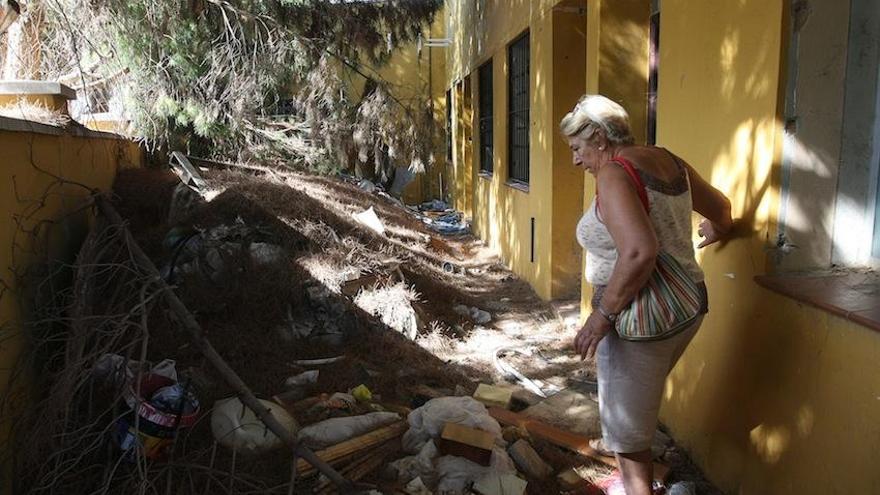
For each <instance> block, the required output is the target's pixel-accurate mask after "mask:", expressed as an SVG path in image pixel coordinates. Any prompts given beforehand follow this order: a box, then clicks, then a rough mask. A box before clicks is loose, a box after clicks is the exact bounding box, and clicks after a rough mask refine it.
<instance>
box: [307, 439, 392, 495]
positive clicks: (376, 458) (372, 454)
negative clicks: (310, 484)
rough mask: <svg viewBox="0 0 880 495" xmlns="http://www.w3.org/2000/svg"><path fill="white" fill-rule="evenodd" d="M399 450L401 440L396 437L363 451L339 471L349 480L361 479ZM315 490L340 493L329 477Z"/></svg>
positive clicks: (325, 494) (327, 493) (323, 492)
mask: <svg viewBox="0 0 880 495" xmlns="http://www.w3.org/2000/svg"><path fill="white" fill-rule="evenodd" d="M399 450H400V442H399V441H398V440H397V439H396V438H395V439H392V440H391V441H389V442H386V443H385V444H383V445H381V446H379V447H378V448H374V449H370V451H369V452H361V453H360V454H361V455H362V456H361V457H360V458H358V459H355V460H353V461H352V462H351V463H350V464H348V465H347V466H345V467H344V468H342V469H340V470H339V472H340V474H342V475H343V476H345V478H346V479H348V480H351V481H359V480H360V479H361V478H363V477H364V476H366V475H368V474H370V473H371V472H373V471H375V470H376V469H378V468H379V467H380V466H382V464H384V463H385V459H387V458H388V456H390V455H391V454H393V453H395V452H397V451H399ZM314 491H315V492H317V493H319V494H324V495H329V494H331V493H338V491H337V490H336V487H335V486H333V483H332V482H331V481H330V480H329V479H322V480H321V482H320V483H318V485H317V486H316V487H315V490H314Z"/></svg>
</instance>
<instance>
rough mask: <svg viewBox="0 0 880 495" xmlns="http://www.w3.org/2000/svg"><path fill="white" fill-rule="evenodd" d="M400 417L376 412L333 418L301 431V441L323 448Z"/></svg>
mask: <svg viewBox="0 0 880 495" xmlns="http://www.w3.org/2000/svg"><path fill="white" fill-rule="evenodd" d="M399 419H400V416H399V415H398V414H397V413H393V412H375V413H370V414H364V415H362V416H349V417H345V418H331V419H327V420H324V421H321V422H320V423H315V424H313V425H309V426H307V427H305V428H303V429H302V430H300V432H299V441H300V442H302V443H303V445H305V446H307V447H310V448H313V449H323V448H326V447H329V446H331V445H336V444H337V443H341V442H344V441H346V440H349V439H351V438H354V437H356V436H358V435H363V434H364V433H369V432H371V431H373V430H375V429H377V428H380V427H382V426H385V425H388V424H391V423H393V422H395V421H397V420H399Z"/></svg>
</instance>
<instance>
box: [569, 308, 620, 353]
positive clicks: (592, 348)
mask: <svg viewBox="0 0 880 495" xmlns="http://www.w3.org/2000/svg"><path fill="white" fill-rule="evenodd" d="M611 327H612V325H611V322H610V321H608V320H607V319H605V317H604V316H602V315H601V314H600V313H599V312H598V311H593V312H592V313H590V316H589V317H588V318H587V321H585V322H584V326H583V327H581V329H580V330H579V331H578V333H577V337H575V338H574V349H575V351H577V353H578V354H580V355H581V360H584V359H586V358H591V357H593V355H594V354H595V353H596V348H597V347H598V346H599V342H601V341H602V339H603V338H605V336H606V335H608V332H609V331H611Z"/></svg>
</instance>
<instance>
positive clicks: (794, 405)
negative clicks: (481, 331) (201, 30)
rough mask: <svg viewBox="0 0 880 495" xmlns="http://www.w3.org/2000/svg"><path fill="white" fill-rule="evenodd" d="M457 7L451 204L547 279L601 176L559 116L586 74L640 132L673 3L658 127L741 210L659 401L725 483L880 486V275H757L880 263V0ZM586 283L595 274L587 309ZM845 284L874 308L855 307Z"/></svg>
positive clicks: (572, 253)
mask: <svg viewBox="0 0 880 495" xmlns="http://www.w3.org/2000/svg"><path fill="white" fill-rule="evenodd" d="M446 8H447V16H448V26H447V29H448V30H449V33H450V37H451V38H452V40H453V44H452V46H451V48H450V52H449V55H448V58H447V88H446V89H448V90H449V91H450V94H451V95H452V102H453V107H452V108H453V119H452V120H453V125H452V134H451V140H452V142H453V157H452V163H451V175H452V177H453V180H454V186H453V188H452V196H453V199H454V204H455V206H456V208H458V209H460V210H462V211H464V212H465V213H466V214H467V215H469V216H470V217H471V218H473V225H474V231H475V234H476V235H478V236H479V237H481V238H482V239H484V240H485V241H486V242H487V243H488V244H489V245H490V246H492V247H494V248H496V249H497V251H498V252H499V253H500V255H501V257H502V258H503V259H504V260H505V261H506V263H507V264H508V265H509V266H510V267H511V268H512V269H513V271H515V272H516V273H517V274H518V275H520V276H521V277H522V278H524V279H526V280H528V281H529V282H530V283H531V285H532V286H533V287H534V289H535V291H536V292H537V293H538V295H539V296H541V297H542V298H544V299H556V298H559V297H565V296H566V295H568V294H571V293H572V287H573V286H574V287H576V286H577V285H578V284H582V283H583V282H582V281H581V278H582V277H581V275H580V274H581V273H582V268H583V267H582V253H581V251H580V249H579V247H578V246H577V245H575V244H574V225H575V224H576V222H577V220H578V218H579V216H580V215H581V212H582V211H583V208H584V207H585V206H586V205H588V204H589V202H590V201H591V200H592V197H593V189H594V187H595V185H594V182H593V180H592V178H591V177H583V176H582V175H581V173H575V171H574V170H573V169H572V168H571V165H570V164H571V157H570V153H569V151H568V149H567V146H566V143H565V142H564V140H563V139H561V137H560V136H559V132H558V130H557V129H558V127H557V126H558V122H559V120H560V119H561V117H562V116H563V115H564V113H565V112H566V111H568V110H569V109H570V108H571V107H572V106H573V105H574V103H575V101H576V100H577V98H578V97H579V96H580V95H581V94H583V93H585V92H589V93H601V94H605V95H607V96H609V97H611V98H613V99H615V100H616V101H618V102H620V103H621V104H622V105H623V106H624V107H625V108H626V109H627V110H628V111H629V113H630V115H631V120H632V125H633V131H634V135H635V136H636V140H637V142H639V143H644V142H645V140H646V139H647V135H648V134H647V129H648V124H649V122H648V121H649V120H650V115H649V112H648V93H649V89H648V79H649V64H648V61H649V54H650V46H651V42H650V29H651V27H650V26H651V19H652V14H653V19H654V20H656V19H657V18H658V17H659V45H658V50H657V51H656V58H655V60H656V64H657V72H656V74H657V80H658V87H657V92H656V102H657V103H656V120H654V121H653V123H654V124H655V126H656V127H655V128H656V142H657V144H658V145H660V146H664V147H667V148H669V149H670V150H672V151H673V152H675V153H677V154H678V155H680V156H681V157H683V158H684V159H686V160H687V161H688V162H689V163H690V164H691V165H692V166H693V167H694V168H695V169H696V170H697V171H698V172H699V173H700V174H701V175H702V176H703V177H705V178H706V179H707V180H709V181H710V182H711V183H712V184H713V185H714V186H715V187H717V188H719V189H720V190H722V191H723V192H724V193H725V194H726V195H727V196H728V197H729V198H730V199H731V201H732V205H733V215H734V217H735V218H736V219H738V222H737V228H736V231H735V234H734V237H733V239H732V240H730V241H729V242H726V243H723V244H721V245H716V246H711V247H709V248H707V249H705V250H701V251H699V252H698V259H699V261H700V263H701V265H702V267H703V269H704V271H705V273H706V282H707V285H708V288H709V293H710V308H711V311H710V314H709V315H708V317H707V318H706V320H705V322H704V324H703V328H702V329H701V331H700V333H699V334H698V335H697V337H696V338H695V339H694V341H693V343H692V345H691V346H690V347H689V349H688V351H687V352H686V353H685V355H684V356H683V358H682V360H681V361H680V362H679V364H678V366H677V367H676V368H675V369H674V370H673V372H672V373H671V375H670V377H669V379H668V381H667V388H666V391H665V398H664V404H663V408H662V411H661V421H662V422H664V423H665V424H666V425H668V426H669V428H670V429H671V431H672V433H673V435H674V437H675V438H676V440H677V441H678V442H679V443H681V444H682V445H683V446H684V447H685V448H686V449H687V450H688V451H689V452H690V453H691V454H692V456H693V458H694V460H695V461H696V462H697V464H699V465H700V467H701V468H703V469H704V471H705V472H706V475H707V476H708V477H709V479H710V480H711V481H713V482H714V483H715V484H717V485H718V486H719V487H720V488H721V489H722V490H723V491H724V492H726V493H741V494H789V493H791V494H794V493H799V494H801V493H822V494H825V493H859V494H861V493H865V494H867V493H880V470H878V469H876V462H875V461H874V459H875V458H876V455H877V454H878V453H880V371H878V370H877V368H876V367H875V366H873V363H875V362H876V360H877V357H878V356H880V332H878V331H877V330H876V328H880V323H872V321H871V319H872V318H874V319H875V320H880V318H878V316H880V307H878V306H880V305H878V301H880V298H877V297H876V296H874V297H873V298H872V297H871V296H870V295H871V294H876V293H877V291H878V290H880V283H878V282H877V279H876V278H873V279H872V278H871V277H870V276H869V275H865V276H863V277H862V278H861V279H860V280H862V282H860V284H858V285H857V286H853V287H851V289H853V290H856V291H861V292H858V293H856V296H853V295H852V293H832V294H830V295H828V296H824V297H827V298H828V301H827V304H825V303H824V302H823V301H819V302H818V303H817V301H816V298H815V297H813V299H812V300H811V304H806V303H804V302H801V301H802V300H804V297H799V296H798V295H797V294H796V292H797V291H794V292H793V293H792V294H789V295H782V294H780V293H778V292H777V291H771V290H768V289H766V288H764V287H763V286H772V285H774V283H775V282H773V280H775V279H778V278H780V277H782V278H785V277H786V276H787V275H790V274H792V273H795V274H801V273H802V272H803V271H804V270H806V271H807V273H808V274H812V275H815V274H827V270H828V269H830V268H832V267H834V268H836V272H835V274H837V275H839V274H841V273H843V274H852V273H861V274H863V275H864V274H865V273H868V274H870V273H871V272H870V270H869V269H870V268H871V267H872V266H873V267H875V268H876V266H877V264H878V263H877V261H878V260H877V258H876V255H874V256H872V255H871V254H870V252H871V244H870V240H871V233H872V232H873V235H874V237H876V236H877V230H878V229H876V228H875V227H874V226H873V225H872V224H871V223H870V220H871V219H872V218H874V219H876V217H877V216H880V215H873V216H872V212H873V211H875V210H876V200H875V197H872V195H876V194H877V193H876V190H877V180H878V179H877V175H878V171H877V169H878V168H880V162H878V151H880V144H878V143H880V138H877V137H874V138H873V139H874V141H872V136H880V124H878V123H877V122H878V120H880V118H878V117H880V110H878V111H875V109H880V105H878V100H880V98H878V94H880V90H878V88H880V83H878V81H877V77H878V76H877V73H878V70H877V69H878V67H880V49H878V47H877V43H876V39H880V38H878V37H877V36H876V35H877V33H876V32H875V31H877V30H880V27H878V26H880V21H878V16H880V4H878V2H877V1H876V0H851V1H847V2H836V1H831V0H815V1H810V2H795V3H794V7H792V6H790V4H789V2H785V1H783V0H771V1H765V0H737V1H727V0H705V1H699V2H694V1H689V0H662V1H653V2H652V1H650V0H632V1H630V0H585V1H584V2H571V1H568V2H555V1H550V0H547V1H539V0H535V1H531V2H528V1H512V2H500V1H498V2H493V1H491V0H486V1H480V2H462V1H451V2H449V3H448V4H447V7H446ZM524 33H528V36H529V38H530V62H531V66H530V73H529V80H530V82H529V91H530V99H531V105H530V111H531V113H530V121H529V144H530V146H529V153H530V155H529V164H530V174H529V183H528V186H527V187H525V188H524V187H517V186H521V184H510V181H509V180H508V179H509V177H508V175H507V174H508V167H509V161H510V157H509V156H508V148H509V146H508V141H507V140H508V139H509V126H508V124H509V122H508V104H509V100H510V98H509V95H508V93H507V91H508V85H507V83H508V76H509V66H508V63H509V60H508V59H509V57H508V51H509V49H510V46H511V44H512V43H514V42H515V41H516V40H518V39H520V37H521V36H522V35H523V34H524ZM872 40H873V41H872ZM578 57H583V58H582V59H581V60H580V61H579V60H576V59H577V58H578ZM489 60H491V61H492V73H493V77H492V81H493V89H492V91H491V93H490V94H491V95H492V99H493V119H492V122H493V124H492V129H493V136H492V138H493V145H494V146H493V151H494V153H493V171H492V174H491V175H490V174H486V173H481V170H480V169H481V163H480V160H481V156H480V154H481V143H480V135H481V132H480V125H481V123H482V119H481V116H480V115H479V108H480V102H479V98H480V96H481V95H482V94H483V93H481V91H480V88H479V80H480V77H479V68H480V67H481V66H483V64H485V63H486V62H487V61H489ZM872 71H873V75H871V72H872ZM872 150H874V151H873V154H872ZM859 174H861V175H859ZM573 184H576V186H573ZM872 208H874V209H875V210H872ZM852 212H857V213H859V215H861V216H858V215H856V216H857V217H858V218H857V220H858V222H862V223H858V222H856V220H853V215H852V214H851V213H852ZM863 217H864V218H863ZM698 220H699V218H698V217H697V216H696V215H695V216H694V225H695V226H696V223H697V222H698ZM694 232H696V229H694ZM866 238H867V245H866V244H865V242H866V241H865V239H866ZM696 243H697V239H696V238H695V245H696ZM874 243H875V248H874V249H875V250H876V245H877V240H876V239H874ZM854 244H858V246H861V247H858V249H856V248H853V247H852V246H853V245H854ZM865 253H868V254H865ZM756 277H758V278H759V280H760V281H761V284H759V283H757V282H756ZM789 278H791V277H789ZM794 280H795V282H794V283H795V285H797V280H798V279H794ZM835 280H839V279H835ZM819 285H822V284H821V283H820V284H819ZM814 296H815V294H814ZM589 297H590V291H589V287H588V286H586V285H585V284H584V285H582V286H581V300H582V303H581V307H582V309H584V311H583V312H582V315H585V314H586V312H587V311H588V307H589V306H588V301H589ZM853 297H855V299H853ZM835 298H836V299H835ZM807 299H809V298H807ZM852 300H855V301H857V302H860V303H861V304H862V305H863V306H864V307H856V306H852V305H850V306H846V304H848V303H847V301H852ZM817 304H818V305H819V306H822V307H824V309H819V307H817V306H816V305H817ZM835 304H838V305H841V306H840V307H839V308H838V309H836V310H831V311H829V309H828V307H829V306H833V305H835ZM853 304H855V303H853ZM840 308H843V309H840ZM847 308H849V309H847ZM832 309H833V308H832ZM850 310H852V311H850Z"/></svg>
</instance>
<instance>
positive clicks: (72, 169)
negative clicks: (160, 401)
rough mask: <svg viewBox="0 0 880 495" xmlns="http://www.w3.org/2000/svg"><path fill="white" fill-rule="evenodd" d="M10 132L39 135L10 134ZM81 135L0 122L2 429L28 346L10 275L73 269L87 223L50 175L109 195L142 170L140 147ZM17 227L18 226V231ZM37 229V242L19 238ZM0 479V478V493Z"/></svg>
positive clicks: (19, 400)
mask: <svg viewBox="0 0 880 495" xmlns="http://www.w3.org/2000/svg"><path fill="white" fill-rule="evenodd" d="M13 125H14V126H16V127H21V126H25V127H31V128H34V129H37V131H36V132H25V131H21V130H8V129H9V128H10V127H12V126H13ZM80 134H81V135H80V136H74V135H71V134H65V133H61V132H60V131H59V130H57V129H55V128H49V127H48V126H41V125H39V124H30V123H27V122H24V121H14V120H12V119H0V164H2V168H0V187H2V188H3V191H2V193H0V253H2V254H0V259H2V260H3V263H2V266H0V279H2V281H3V283H4V284H8V285H9V291H8V292H5V293H3V294H2V296H0V340H2V342H3V345H2V346H0V395H2V396H4V398H5V399H7V400H9V401H8V402H5V401H4V405H5V407H4V409H3V410H2V411H0V417H3V418H6V419H7V421H8V418H9V411H10V410H14V408H16V407H20V406H21V405H22V404H23V402H24V401H25V400H26V397H25V393H26V392H25V390H23V389H22V388H17V389H15V390H12V391H10V390H7V382H8V380H9V377H10V368H11V367H12V366H13V365H14V363H15V360H16V359H17V356H18V354H19V352H20V351H21V349H22V346H23V345H24V343H25V339H24V335H23V334H22V331H23V329H22V304H23V301H21V300H20V299H18V297H17V293H16V291H17V290H18V289H19V287H18V286H17V285H16V283H15V278H16V277H15V274H14V273H13V271H12V269H11V268H12V267H14V268H15V269H16V270H24V269H26V268H27V267H28V266H30V265H31V264H32V263H35V262H39V261H40V260H41V258H42V259H45V258H44V256H46V255H47V256H49V257H50V259H56V260H64V261H66V262H70V261H72V260H73V256H74V255H75V254H76V251H77V250H78V248H79V243H80V242H81V241H82V239H83V238H84V237H85V235H86V233H87V231H88V226H89V221H90V212H89V210H84V211H78V210H80V209H81V208H82V207H83V206H84V204H85V200H86V197H87V194H88V192H87V191H86V190H85V189H83V188H82V187H79V186H75V185H59V184H58V182H57V181H56V180H55V179H54V178H53V177H52V176H51V175H49V174H52V175H56V176H58V177H62V178H64V179H66V180H70V181H75V182H79V183H82V184H84V185H87V186H88V187H91V188H98V189H101V190H104V191H107V190H109V189H110V187H111V185H112V183H113V179H114V177H115V175H116V171H117V169H118V168H120V167H126V166H140V165H141V162H142V156H141V151H140V149H139V147H138V146H137V145H136V144H135V143H133V142H131V141H125V140H121V139H114V138H110V137H108V135H107V134H103V135H102V136H101V137H97V136H98V135H97V134H96V133H88V134H87V133H80ZM87 136H93V137H87ZM35 167H39V168H40V169H43V170H44V171H45V172H46V173H44V172H40V171H38V170H37V169H36V168H35ZM43 199H45V202H42V200H43ZM16 219H18V220H20V221H21V222H22V224H21V226H18V225H17V224H16ZM49 222H58V223H56V224H54V225H53V224H50V223H49ZM38 225H39V226H40V229H39V234H38V235H36V236H30V235H27V234H25V233H24V231H26V230H33V229H34V228H35V227H37V226H38ZM13 245H15V246H16V248H13ZM19 384H20V383H19ZM9 426H10V424H9V423H7V422H3V423H0V439H3V438H6V435H7V434H8V431H9ZM0 455H3V454H2V453H0ZM3 476H5V474H0V488H2V486H3V481H2V477H3Z"/></svg>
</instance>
